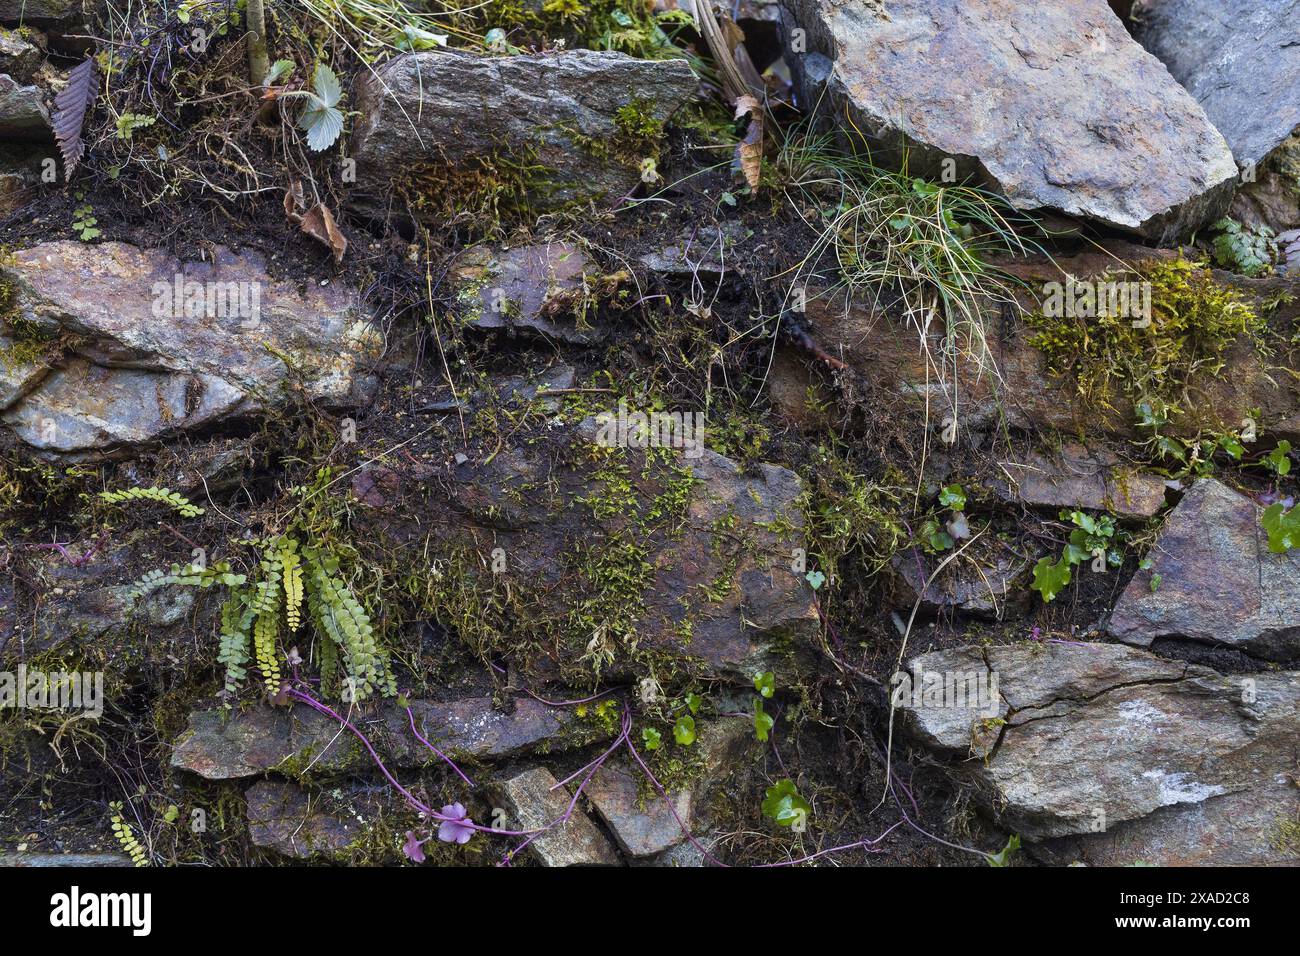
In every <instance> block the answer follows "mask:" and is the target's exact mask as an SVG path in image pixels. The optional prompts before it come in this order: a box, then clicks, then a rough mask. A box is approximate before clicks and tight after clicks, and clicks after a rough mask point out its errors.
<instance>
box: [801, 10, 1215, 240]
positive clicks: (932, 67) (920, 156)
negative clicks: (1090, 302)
mask: <svg viewBox="0 0 1300 956" xmlns="http://www.w3.org/2000/svg"><path fill="white" fill-rule="evenodd" d="M786 6H787V8H788V9H789V10H790V11H791V13H792V14H793V20H794V21H795V22H794V23H793V24H791V25H797V26H799V27H802V28H803V29H804V30H806V41H807V43H806V46H807V51H808V53H813V54H819V55H823V56H826V57H829V58H831V59H832V60H833V61H834V65H833V70H832V72H831V74H830V76H829V77H828V78H827V90H828V93H829V95H828V96H827V97H826V99H825V102H824V108H825V109H826V110H827V113H828V115H831V116H834V117H836V118H837V119H841V118H842V117H843V116H844V110H845V109H847V110H848V112H849V117H850V119H851V120H852V122H853V125H854V126H855V127H856V128H857V129H858V130H860V131H862V132H863V133H864V134H866V135H868V136H870V137H873V138H874V139H875V140H876V141H877V142H876V145H877V146H878V147H880V150H897V148H898V147H899V145H900V138H905V141H906V143H907V144H908V145H910V146H911V147H912V155H911V158H910V161H909V168H910V169H913V170H916V171H923V172H929V173H931V174H932V175H935V174H937V173H939V172H940V171H941V170H942V166H941V161H942V160H943V159H953V160H955V161H956V167H955V171H956V172H957V174H958V178H959V179H960V178H963V177H964V176H966V175H976V176H978V177H979V178H980V179H983V180H987V181H989V182H990V183H991V184H992V185H994V186H996V187H997V188H999V189H1000V190H1001V191H1002V192H1003V193H1005V194H1006V195H1007V197H1008V198H1009V199H1010V201H1011V202H1012V203H1013V204H1014V205H1015V206H1016V207H1017V208H1021V209H1044V208H1046V209H1052V210H1059V211H1061V212H1064V213H1066V214H1068V215H1071V216H1079V217H1086V218H1089V219H1092V220H1095V221H1098V222H1101V223H1104V224H1107V225H1110V226H1114V227H1119V228H1122V229H1126V230H1130V231H1133V232H1138V233H1141V234H1143V235H1145V236H1147V237H1149V238H1152V239H1156V240H1160V241H1165V242H1168V241H1172V240H1173V239H1175V238H1176V237H1178V236H1180V235H1182V234H1184V233H1186V232H1188V231H1190V230H1192V229H1194V228H1196V227H1197V226H1199V225H1200V224H1202V223H1204V222H1207V221H1210V220H1211V219H1213V218H1215V217H1216V216H1218V215H1219V214H1220V213H1221V212H1222V211H1223V209H1224V208H1226V205H1227V203H1228V201H1229V199H1230V195H1231V189H1232V180H1233V179H1234V178H1235V176H1236V173H1237V169H1236V165H1235V164H1234V163H1233V161H1232V154H1231V152H1230V151H1229V149H1228V145H1227V143H1226V142H1225V141H1224V139H1223V136H1222V135H1221V134H1220V133H1219V131H1218V130H1216V129H1215V128H1214V126H1213V125H1212V124H1211V123H1210V121H1209V119H1207V118H1206V116H1205V112H1204V111H1203V110H1202V109H1201V107H1200V105H1198V104H1197V102H1196V101H1195V100H1194V99H1193V98H1192V97H1191V95H1189V94H1188V93H1187V92H1186V91H1185V90H1184V89H1182V87H1180V86H1179V85H1178V84H1177V83H1176V82H1174V80H1173V78H1172V77H1170V76H1169V72H1168V71H1167V70H1166V69H1164V66H1163V64H1161V63H1160V61H1159V60H1157V59H1156V58H1155V57H1153V56H1152V55H1151V54H1149V53H1147V52H1146V51H1145V50H1143V49H1142V48H1141V46H1139V45H1138V44H1137V43H1136V42H1135V41H1134V40H1133V39H1132V38H1131V37H1130V36H1129V35H1128V33H1127V31H1126V30H1125V29H1124V26H1123V24H1122V23H1121V22H1120V21H1119V19H1118V18H1116V16H1115V15H1114V13H1113V12H1112V11H1111V10H1110V8H1109V7H1108V6H1107V4H1106V2H1105V0H1045V2H1040V3H1037V4H1035V5H1034V12H1033V16H1026V15H1025V7H1024V4H1022V3H1020V2H1019V0H890V2H888V3H879V2H875V0H870V2H855V3H842V2H836V0H789V2H788V3H787V4H786ZM788 35H790V31H789V30H787V36H788ZM788 59H789V60H790V62H791V65H792V67H793V69H794V72H795V73H796V77H797V78H798V77H800V76H803V74H804V63H803V57H802V56H801V55H800V54H798V53H793V54H792V55H791V56H790V57H789V58H788ZM805 86H807V83H806V82H805ZM803 101H804V102H808V103H815V102H816V100H815V98H814V93H813V92H812V91H810V90H807V89H805V90H804V94H803ZM841 121H842V119H841ZM880 150H877V151H876V155H877V156H878V160H877V161H879V162H887V161H888V160H889V156H888V153H885V152H880ZM895 158H897V157H895Z"/></svg>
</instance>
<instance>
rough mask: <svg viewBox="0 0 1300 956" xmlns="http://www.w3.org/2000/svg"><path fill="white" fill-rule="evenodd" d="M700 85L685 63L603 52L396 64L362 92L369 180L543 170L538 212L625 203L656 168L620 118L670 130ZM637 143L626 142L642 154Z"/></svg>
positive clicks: (362, 148)
mask: <svg viewBox="0 0 1300 956" xmlns="http://www.w3.org/2000/svg"><path fill="white" fill-rule="evenodd" d="M697 86H698V81H697V80H696V79H695V75H694V74H693V73H692V72H691V68H690V66H689V65H687V63H686V61H685V60H680V59H669V60H641V59H635V58H633V57H630V56H627V55H626V54H623V53H611V52H597V51H594V50H571V51H563V52H558V53H555V52H553V53H543V54H524V55H520V56H502V57H479V56H472V55H467V54H463V53H452V52H431V53H410V54H407V55H405V56H398V57H394V58H393V59H391V60H389V61H388V62H387V63H385V64H383V65H382V66H380V67H379V68H378V70H377V71H376V72H375V74H374V75H372V76H369V77H367V78H366V79H364V80H363V81H362V82H361V83H360V85H359V89H358V91H357V96H356V101H357V108H358V109H359V110H360V111H361V113H362V118H361V120H360V122H359V123H358V126H357V131H356V134H355V140H354V143H355V149H356V160H357V182H358V185H359V186H360V187H361V189H362V190H363V191H368V192H373V193H376V194H382V193H383V191H384V190H385V189H386V188H387V187H388V185H389V184H390V183H391V182H392V181H393V180H395V179H399V178H401V177H404V176H408V175H410V174H412V173H414V172H416V171H418V170H420V169H421V168H422V167H423V168H426V169H430V170H437V169H439V168H441V169H443V170H446V169H453V170H470V171H473V170H482V169H484V168H490V167H494V166H499V165H502V164H505V165H506V166H507V167H509V168H516V169H531V170H534V171H536V173H535V175H534V176H533V179H536V180H537V181H536V182H529V183H528V185H529V186H530V188H529V196H528V201H529V204H530V206H531V207H533V208H545V207H548V206H555V205H562V204H564V203H568V202H572V201H574V200H586V199H602V198H603V199H609V200H614V199H618V198H619V197H620V196H623V195H625V194H626V193H628V192H630V191H631V190H632V189H634V188H635V187H636V185H637V184H638V183H639V182H640V181H641V171H640V160H641V159H642V158H644V157H641V156H637V155H631V154H629V155H625V156H624V155H620V143H621V142H622V139H623V137H624V135H625V134H624V132H622V131H621V130H620V125H619V122H618V118H617V114H618V110H619V109H620V108H622V107H626V106H629V105H632V106H634V107H635V108H636V109H637V110H638V111H639V112H640V113H641V115H642V116H643V117H646V118H651V119H653V120H656V121H659V122H663V121H665V120H666V119H667V118H668V117H669V116H670V115H671V114H672V113H673V112H674V111H675V110H677V109H678V108H679V107H680V106H682V105H684V104H685V103H686V102H687V101H689V100H690V99H691V98H692V97H694V96H695V92H696V89H697ZM636 145H638V144H633V143H631V142H628V143H627V144H626V146H627V148H628V149H630V150H631V151H632V152H633V153H635V152H636V148H635V147H636ZM511 164H513V165H511ZM443 178H445V176H444V177H443Z"/></svg>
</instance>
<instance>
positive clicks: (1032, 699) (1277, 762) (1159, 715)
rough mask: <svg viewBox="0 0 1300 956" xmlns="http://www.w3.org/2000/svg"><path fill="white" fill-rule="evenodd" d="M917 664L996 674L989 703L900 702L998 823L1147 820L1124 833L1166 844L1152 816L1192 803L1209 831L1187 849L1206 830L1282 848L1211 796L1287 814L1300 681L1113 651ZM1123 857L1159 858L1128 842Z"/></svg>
mask: <svg viewBox="0 0 1300 956" xmlns="http://www.w3.org/2000/svg"><path fill="white" fill-rule="evenodd" d="M918 663H919V664H920V665H921V666H922V667H923V669H924V670H925V671H927V672H936V673H939V674H945V675H946V674H961V673H967V672H976V673H979V672H980V671H983V672H984V673H987V674H989V675H992V674H996V675H997V694H996V696H995V697H994V698H993V699H992V701H991V706H979V707H971V706H966V707H962V706H956V704H957V703H960V702H959V701H957V700H956V699H954V700H951V701H945V703H946V704H950V705H952V706H944V705H938V706H936V705H934V704H933V703H931V705H928V706H927V705H925V704H924V703H923V704H922V705H919V706H918V705H917V704H916V703H915V702H914V701H913V700H912V699H910V698H906V697H905V698H904V699H903V700H902V701H901V704H902V706H903V710H904V715H903V716H904V723H905V726H906V727H907V728H908V732H910V733H912V734H913V735H914V736H915V738H916V739H917V740H919V741H920V742H921V743H922V745H923V746H926V747H927V748H929V749H931V750H932V751H934V752H935V754H936V755H937V756H941V757H944V758H947V759H949V760H950V761H952V762H951V763H950V765H949V766H950V768H951V771H952V772H953V773H954V774H956V775H957V776H958V777H959V778H961V779H962V780H964V781H965V782H966V783H968V784H970V785H973V786H974V787H975V792H976V793H977V794H978V799H979V800H980V801H981V803H982V805H983V806H984V808H985V809H986V810H987V811H988V812H990V813H991V814H992V815H993V816H995V817H996V818H997V820H998V821H999V823H1000V825H1003V826H1005V827H1007V828H1009V829H1012V830H1014V831H1016V832H1018V833H1020V834H1022V835H1023V836H1025V837H1026V838H1027V839H1030V840H1046V839H1051V838H1056V837H1065V836H1080V837H1086V838H1087V839H1088V840H1091V839H1093V837H1092V836H1091V835H1093V834H1103V835H1108V834H1111V832H1112V830H1114V829H1115V827H1116V826H1117V825H1119V824H1123V823H1124V822H1125V821H1137V823H1136V824H1134V825H1132V826H1130V827H1129V828H1128V829H1127V830H1126V831H1118V830H1116V831H1115V832H1116V833H1118V832H1127V833H1129V834H1130V835H1133V834H1140V833H1143V832H1145V833H1147V835H1148V837H1149V838H1150V839H1152V840H1163V839H1166V837H1164V836H1161V833H1167V828H1164V827H1158V826H1157V824H1156V823H1155V822H1148V821H1147V820H1146V818H1148V817H1150V816H1151V815H1153V814H1155V813H1156V812H1157V811H1160V810H1162V808H1183V809H1180V810H1179V812H1178V814H1177V818H1178V820H1179V821H1180V822H1181V823H1182V824H1183V825H1186V826H1188V827H1196V826H1200V827H1203V828H1204V830H1202V831H1194V833H1193V834H1192V835H1189V837H1188V838H1186V839H1183V840H1182V845H1183V846H1187V845H1189V844H1190V843H1192V842H1193V841H1194V840H1196V839H1199V838H1200V836H1199V835H1200V834H1203V835H1204V836H1205V839H1207V840H1209V839H1214V840H1216V841H1218V842H1219V843H1222V842H1223V841H1225V840H1229V839H1236V840H1238V841H1239V842H1240V844H1241V845H1240V848H1239V849H1240V851H1241V855H1242V856H1243V857H1250V858H1252V859H1255V860H1259V859H1262V858H1268V857H1269V856H1270V855H1271V854H1272V851H1271V850H1270V848H1269V846H1268V840H1267V839H1266V838H1265V837H1264V835H1263V828H1262V827H1260V826H1259V825H1258V824H1259V821H1258V820H1254V819H1249V820H1245V821H1243V823H1242V826H1241V828H1240V829H1238V830H1234V831H1233V832H1232V834H1231V835H1230V836H1229V835H1226V834H1227V830H1228V829H1231V828H1233V827H1235V826H1236V824H1235V823H1234V821H1233V819H1232V817H1231V814H1230V813H1228V814H1225V813H1222V812H1220V807H1219V806H1218V805H1216V804H1215V803H1214V801H1215V800H1217V799H1219V798H1223V797H1227V796H1229V795H1232V794H1243V795H1246V794H1249V795H1255V796H1256V797H1258V799H1260V800H1268V801H1269V802H1270V804H1271V805H1273V806H1276V803H1275V802H1273V799H1274V798H1273V796H1271V794H1274V793H1275V791H1276V789H1277V785H1278V784H1279V783H1282V782H1284V778H1285V775H1286V774H1288V773H1292V772H1294V741H1295V735H1296V733H1297V731H1298V730H1300V708H1298V705H1300V675H1298V674H1296V673H1294V672H1280V673H1272V672H1270V673H1261V674H1254V675H1245V676H1237V677H1232V678H1229V677H1224V676H1222V675H1219V674H1217V673H1215V672H1214V671H1211V670H1209V669H1208V668H1204V667H1199V666H1197V665H1192V664H1186V663H1183V662H1178V661H1167V660H1164V659H1162V658H1158V657H1156V656H1155V655H1153V654H1150V653H1149V652H1147V651H1142V650H1138V649H1136V648H1129V647H1125V646H1123V645H1116V644H1090V645H1076V644H1052V643H1048V644H1043V645H1034V644H1029V643H1025V644H1018V645H1009V646H994V647H989V648H982V649H981V648H958V649H954V650H950V651H937V652H934V653H931V654H926V655H922V656H921V657H920V658H917V659H914V660H913V661H912V662H910V666H912V667H913V668H915V667H916V666H917V664H918ZM978 703H980V704H982V705H988V704H989V703H990V702H989V701H980V702H978ZM1231 805H1232V804H1231V802H1230V801H1225V803H1224V804H1223V806H1222V809H1224V810H1228V809H1230V807H1231ZM1292 806H1293V804H1292ZM1196 808H1204V810H1205V813H1204V814H1202V813H1200V812H1199V811H1198V810H1196ZM1171 815H1172V814H1171ZM1158 819H1159V818H1157V820H1158ZM1198 821H1199V822H1198ZM1144 825H1145V827H1144ZM1147 828H1149V829H1147ZM1101 839H1102V840H1103V844H1102V845H1105V841H1106V840H1113V839H1115V837H1111V836H1103V837H1102V838H1101ZM1123 852H1124V853H1133V854H1135V855H1136V856H1137V857H1138V858H1145V857H1146V856H1147V855H1151V854H1152V853H1153V852H1154V851H1153V850H1151V849H1150V848H1149V846H1147V845H1142V846H1138V845H1137V844H1136V843H1134V842H1132V841H1130V843H1129V845H1128V848H1127V849H1125V850H1124V851H1123Z"/></svg>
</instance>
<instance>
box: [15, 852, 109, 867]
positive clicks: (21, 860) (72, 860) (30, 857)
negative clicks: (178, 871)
mask: <svg viewBox="0 0 1300 956" xmlns="http://www.w3.org/2000/svg"><path fill="white" fill-rule="evenodd" d="M133 865H134V864H132V863H131V858H130V857H129V856H127V855H126V854H124V853H0V867H17V868H19V869H37V868H39V869H46V868H49V867H61V866H71V867H75V868H76V869H81V868H82V867H87V866H95V867H99V866H133Z"/></svg>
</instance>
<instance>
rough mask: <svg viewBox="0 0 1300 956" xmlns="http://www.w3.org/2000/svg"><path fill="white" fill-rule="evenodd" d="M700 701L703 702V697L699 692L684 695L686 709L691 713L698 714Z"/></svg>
mask: <svg viewBox="0 0 1300 956" xmlns="http://www.w3.org/2000/svg"><path fill="white" fill-rule="evenodd" d="M702 703H704V698H703V697H701V696H700V695H699V694H687V695H686V709H687V710H689V711H690V712H691V713H692V714H698V713H699V712H700V704H702Z"/></svg>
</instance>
